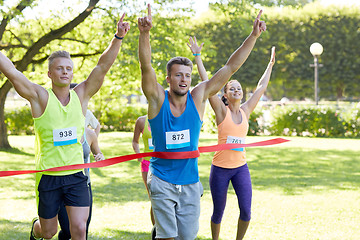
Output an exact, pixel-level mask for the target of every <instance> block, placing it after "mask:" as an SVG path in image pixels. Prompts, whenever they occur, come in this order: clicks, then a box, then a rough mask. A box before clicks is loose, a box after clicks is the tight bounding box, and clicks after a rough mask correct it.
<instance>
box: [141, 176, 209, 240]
mask: <svg viewBox="0 0 360 240" xmlns="http://www.w3.org/2000/svg"><path fill="white" fill-rule="evenodd" d="M147 184H148V188H149V192H150V199H151V206H152V209H153V213H154V215H155V226H156V238H175V239H181V240H194V239H195V238H196V235H197V233H198V231H199V217H200V197H201V195H202V194H203V187H202V185H201V182H200V181H199V182H197V183H193V184H188V185H176V184H172V183H169V182H166V181H163V180H161V179H160V178H158V177H156V176H155V175H153V174H152V173H151V171H150V170H149V172H148V180H147Z"/></svg>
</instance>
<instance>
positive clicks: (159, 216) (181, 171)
mask: <svg viewBox="0 0 360 240" xmlns="http://www.w3.org/2000/svg"><path fill="white" fill-rule="evenodd" d="M260 14H261V13H260ZM260 14H259V15H258V17H257V18H256V20H255V22H254V26H253V31H252V33H251V34H250V35H249V37H248V38H246V40H245V41H244V43H243V44H242V45H241V46H240V47H239V48H238V49H237V50H236V51H235V52H234V53H233V54H232V55H231V57H230V58H229V59H228V61H227V63H226V64H225V65H224V66H223V67H222V68H221V69H220V70H219V71H218V72H216V73H215V75H214V76H213V77H212V78H211V79H210V80H209V81H204V82H201V83H199V84H198V85H197V86H195V87H194V88H193V89H192V91H189V89H190V85H191V73H192V62H191V61H190V60H189V59H188V58H185V57H175V58H172V59H171V60H170V61H169V62H168V64H167V66H166V68H167V77H166V81H167V83H168V84H169V87H170V88H169V91H165V90H164V88H163V87H162V86H161V85H160V84H159V83H158V82H157V79H156V75H155V71H154V69H153V68H152V66H151V47H150V29H151V28H152V17H151V9H150V5H148V15H147V16H146V17H143V18H139V19H138V27H139V30H140V35H139V59H140V68H141V73H142V79H141V83H142V90H143V92H144V94H145V96H146V98H147V100H148V102H149V106H148V118H149V123H150V125H151V130H152V139H153V145H154V146H155V149H154V151H155V152H185V151H194V150H197V149H198V141H199V134H200V129H201V125H202V119H203V115H204V111H205V103H206V101H207V99H208V98H209V97H210V96H212V95H214V94H216V93H217V92H218V91H219V90H220V89H221V88H222V87H223V86H224V85H225V83H226V82H227V81H228V79H229V78H230V77H231V76H232V74H234V73H235V72H236V71H237V70H238V69H239V68H240V66H241V65H242V64H243V63H244V62H245V60H246V58H247V57H248V56H249V54H250V52H251V50H252V48H253V47H254V45H255V42H256V39H257V38H258V37H259V36H260V34H261V32H262V31H264V30H265V23H264V22H261V21H260ZM174 154H176V153H174ZM148 187H149V192H150V199H151V204H152V208H153V212H154V215H155V226H156V238H157V239H184V240H192V239H195V238H196V235H197V232H198V229H199V216H200V196H201V194H202V186H201V183H200V182H199V173H198V167H197V158H186V159H163V158H152V159H151V160H150V169H149V178H148Z"/></svg>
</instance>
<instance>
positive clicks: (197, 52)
mask: <svg viewBox="0 0 360 240" xmlns="http://www.w3.org/2000/svg"><path fill="white" fill-rule="evenodd" d="M187 45H188V46H189V48H190V50H191V52H192V54H193V55H194V56H195V63H196V66H197V69H198V72H199V75H200V79H201V81H207V80H208V75H207V73H206V69H205V66H204V64H203V62H202V59H201V50H202V47H203V46H204V43H202V44H201V45H200V46H199V45H198V44H197V40H196V37H194V38H192V37H190V39H189V43H188V44H187ZM209 102H210V105H211V108H212V109H213V110H214V112H215V116H216V122H219V121H218V118H219V119H223V118H224V117H225V114H226V107H225V105H224V103H223V102H222V101H221V99H220V98H219V97H218V96H217V95H216V94H215V95H213V96H211V97H209ZM221 121H222V120H221ZM221 121H220V122H221Z"/></svg>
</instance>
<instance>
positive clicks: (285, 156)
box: [247, 148, 360, 195]
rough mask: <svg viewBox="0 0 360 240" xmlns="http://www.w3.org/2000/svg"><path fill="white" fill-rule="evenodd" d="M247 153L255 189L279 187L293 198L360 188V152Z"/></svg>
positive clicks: (265, 151)
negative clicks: (332, 190) (318, 192)
mask: <svg viewBox="0 0 360 240" xmlns="http://www.w3.org/2000/svg"><path fill="white" fill-rule="evenodd" d="M247 154H248V156H249V158H251V159H252V160H251V161H249V163H248V165H249V169H250V172H251V177H252V184H253V188H254V189H260V190H262V189H269V188H280V189H282V190H283V191H284V193H286V194H290V195H291V194H300V193H301V192H302V191H303V190H308V189H313V190H321V189H323V190H328V189H338V190H346V189H349V190H354V189H359V188H360V181H359V172H360V157H359V152H357V151H338V150H309V149H299V148H289V149H277V150H274V149H273V150H269V151H268V150H267V149H266V148H263V149H251V151H248V152H247Z"/></svg>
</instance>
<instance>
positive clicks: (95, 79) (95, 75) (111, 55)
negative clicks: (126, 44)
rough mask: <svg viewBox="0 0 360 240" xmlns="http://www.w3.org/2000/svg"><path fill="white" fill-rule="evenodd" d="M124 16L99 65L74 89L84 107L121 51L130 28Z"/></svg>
mask: <svg viewBox="0 0 360 240" xmlns="http://www.w3.org/2000/svg"><path fill="white" fill-rule="evenodd" d="M124 17H125V13H124V14H123V15H122V16H121V18H120V20H119V21H118V23H117V29H116V32H115V35H114V37H113V39H112V40H111V42H110V45H109V46H108V47H107V49H106V50H105V51H104V52H103V53H102V54H101V56H100V58H99V61H98V63H97V65H96V66H95V68H94V69H93V70H92V71H91V73H90V75H89V77H88V78H87V79H86V80H85V81H84V82H82V83H80V84H79V85H78V86H77V87H76V88H75V89H74V90H75V91H76V92H77V94H78V96H79V98H80V100H81V101H82V105H83V108H84V107H87V103H88V100H89V99H90V98H91V97H92V96H93V95H94V94H95V93H96V92H97V91H98V90H99V89H100V87H101V85H102V83H103V81H104V78H105V75H106V73H107V72H108V71H109V69H110V67H111V66H112V64H113V63H114V61H115V59H116V57H117V55H118V53H119V50H120V46H121V43H122V39H123V38H124V37H125V35H126V33H127V32H128V31H129V29H130V25H129V23H127V22H124V21H123V20H124ZM85 105H86V106H85ZM84 112H85V111H84Z"/></svg>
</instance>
